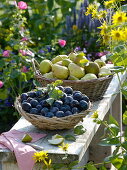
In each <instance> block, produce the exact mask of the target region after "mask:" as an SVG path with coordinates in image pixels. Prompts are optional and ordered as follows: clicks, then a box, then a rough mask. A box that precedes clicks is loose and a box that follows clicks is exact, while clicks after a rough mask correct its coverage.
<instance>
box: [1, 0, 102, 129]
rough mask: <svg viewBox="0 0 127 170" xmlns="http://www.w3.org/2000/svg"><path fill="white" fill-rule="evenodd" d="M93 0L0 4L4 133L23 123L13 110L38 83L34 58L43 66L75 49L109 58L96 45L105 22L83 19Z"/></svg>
mask: <svg viewBox="0 0 127 170" xmlns="http://www.w3.org/2000/svg"><path fill="white" fill-rule="evenodd" d="M93 1H94V0H89V1H88V0H82V1H81V0H62V1H61V0H47V1H45V0H35V1H32V0H29V1H28V0H24V1H19V0H17V2H16V1H14V0H9V1H6V0H2V1H1V2H0V14H1V15H0V30H1V32H0V81H1V82H2V83H3V85H2V87H0V118H1V120H2V121H1V124H2V125H1V126H0V127H3V129H4V130H5V127H7V124H9V123H8V122H10V120H14V121H17V119H18V113H17V112H15V110H14V107H13V104H14V100H15V97H16V96H18V95H19V94H21V93H22V92H25V91H29V90H31V89H32V88H34V85H36V84H35V82H34V81H33V75H34V72H33V69H32V65H31V59H32V58H33V57H35V58H36V59H37V61H38V62H40V61H41V60H42V59H44V58H48V59H52V58H53V57H54V56H56V55H59V54H68V53H70V52H71V51H84V53H86V54H87V57H88V58H89V59H94V58H99V57H101V56H103V55H105V51H104V48H103V46H100V44H99V42H96V40H97V39H98V31H99V29H98V28H97V27H98V26H99V25H100V23H99V22H98V21H97V19H94V20H91V16H85V15H84V13H85V12H86V8H87V6H88V4H89V3H90V2H93ZM21 2H22V3H21ZM33 82H34V83H33ZM10 109H11V110H12V112H10ZM12 113H13V116H14V119H12ZM9 114H10V117H9ZM11 123H12V122H11ZM11 123H10V124H11ZM4 125H5V127H4Z"/></svg>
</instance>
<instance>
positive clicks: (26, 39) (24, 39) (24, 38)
mask: <svg viewBox="0 0 127 170" xmlns="http://www.w3.org/2000/svg"><path fill="white" fill-rule="evenodd" d="M28 40H29V39H28V38H27V37H23V38H22V39H21V41H28Z"/></svg>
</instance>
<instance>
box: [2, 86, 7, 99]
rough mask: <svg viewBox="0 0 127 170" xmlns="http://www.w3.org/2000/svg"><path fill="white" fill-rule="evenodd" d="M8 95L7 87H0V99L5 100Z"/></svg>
mask: <svg viewBox="0 0 127 170" xmlns="http://www.w3.org/2000/svg"><path fill="white" fill-rule="evenodd" d="M7 97H8V90H7V89H3V88H2V89H0V99H1V100H5V99H6V98H7Z"/></svg>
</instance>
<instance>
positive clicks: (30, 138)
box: [22, 133, 32, 143]
mask: <svg viewBox="0 0 127 170" xmlns="http://www.w3.org/2000/svg"><path fill="white" fill-rule="evenodd" d="M31 141H32V137H31V136H30V135H29V134H27V133H26V134H24V136H23V138H22V142H24V143H25V142H31Z"/></svg>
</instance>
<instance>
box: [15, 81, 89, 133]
mask: <svg viewBox="0 0 127 170" xmlns="http://www.w3.org/2000/svg"><path fill="white" fill-rule="evenodd" d="M90 106H91V103H90V100H89V98H88V97H87V96H86V95H85V94H82V93H81V92H80V91H74V90H73V88H71V87H69V86H68V87H63V86H62V80H56V81H55V82H53V83H50V84H48V85H47V86H46V87H42V88H36V89H35V90H33V91H30V92H27V93H22V94H21V95H20V96H19V97H17V98H16V101H15V108H16V109H17V110H18V112H19V113H20V114H21V115H22V116H23V117H24V118H25V119H26V120H28V121H29V122H31V123H32V124H33V125H34V126H36V127H37V128H39V129H49V130H54V129H71V128H73V127H74V126H75V125H76V124H77V123H78V122H79V121H82V120H83V118H84V117H85V116H86V115H87V114H88V113H89V111H90Z"/></svg>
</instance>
